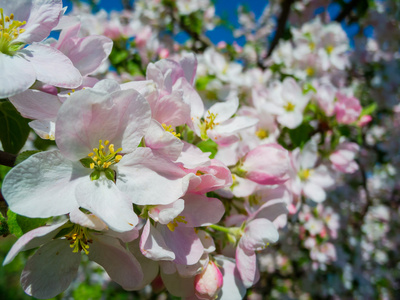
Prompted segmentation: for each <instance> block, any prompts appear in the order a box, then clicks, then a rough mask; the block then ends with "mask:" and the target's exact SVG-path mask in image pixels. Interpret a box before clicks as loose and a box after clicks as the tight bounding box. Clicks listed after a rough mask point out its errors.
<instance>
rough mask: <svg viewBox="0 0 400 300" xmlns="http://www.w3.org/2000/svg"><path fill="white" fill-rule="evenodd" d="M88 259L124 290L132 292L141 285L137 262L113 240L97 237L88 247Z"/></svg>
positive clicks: (141, 275)
mask: <svg viewBox="0 0 400 300" xmlns="http://www.w3.org/2000/svg"><path fill="white" fill-rule="evenodd" d="M89 259H90V260H92V261H95V262H96V263H98V264H99V265H101V266H102V267H103V268H104V269H105V270H106V272H107V274H108V275H109V276H110V277H111V279H112V280H114V281H115V282H117V283H118V284H119V285H121V286H122V287H123V288H124V289H125V290H133V289H135V288H137V287H138V286H139V285H140V284H141V283H142V280H143V272H142V269H141V266H140V264H139V262H138V261H137V260H136V258H135V257H134V256H133V254H132V253H131V252H129V251H128V250H126V248H125V247H123V246H122V245H121V243H120V242H119V240H117V239H115V238H112V237H108V236H104V235H103V236H98V237H97V239H95V240H94V241H93V244H91V245H90V247H89Z"/></svg>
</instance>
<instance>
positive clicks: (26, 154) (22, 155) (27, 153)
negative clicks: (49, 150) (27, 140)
mask: <svg viewBox="0 0 400 300" xmlns="http://www.w3.org/2000/svg"><path fill="white" fill-rule="evenodd" d="M39 152H40V151H38V150H28V151H24V152H21V153H20V154H19V155H18V156H17V159H16V160H15V165H18V164H20V163H22V162H23V161H24V160H25V159H28V158H29V157H30V156H32V155H33V154H36V153H39Z"/></svg>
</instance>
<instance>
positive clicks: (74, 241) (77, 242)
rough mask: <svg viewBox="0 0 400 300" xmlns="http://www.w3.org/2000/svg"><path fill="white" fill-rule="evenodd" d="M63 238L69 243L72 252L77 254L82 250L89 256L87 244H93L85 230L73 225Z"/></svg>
mask: <svg viewBox="0 0 400 300" xmlns="http://www.w3.org/2000/svg"><path fill="white" fill-rule="evenodd" d="M65 237H66V238H67V240H69V241H70V244H71V245H70V247H71V248H73V250H72V252H74V253H77V252H80V251H82V250H83V251H85V253H86V254H89V250H88V249H89V243H93V240H92V239H91V238H90V235H89V232H88V229H87V228H85V227H81V226H80V225H74V227H73V228H72V230H71V231H70V233H68V234H66V235H65Z"/></svg>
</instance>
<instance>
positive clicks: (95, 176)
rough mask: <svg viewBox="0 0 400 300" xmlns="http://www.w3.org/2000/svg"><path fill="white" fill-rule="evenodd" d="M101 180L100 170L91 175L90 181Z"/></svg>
mask: <svg viewBox="0 0 400 300" xmlns="http://www.w3.org/2000/svg"><path fill="white" fill-rule="evenodd" d="M99 178H100V171H98V170H94V171H93V172H92V173H91V174H90V180H97V179H99Z"/></svg>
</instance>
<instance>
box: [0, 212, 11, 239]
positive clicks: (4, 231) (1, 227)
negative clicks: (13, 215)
mask: <svg viewBox="0 0 400 300" xmlns="http://www.w3.org/2000/svg"><path fill="white" fill-rule="evenodd" d="M9 234H10V229H9V228H8V224H7V220H6V219H5V218H4V217H3V215H2V214H0V235H2V236H7V235H9Z"/></svg>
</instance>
